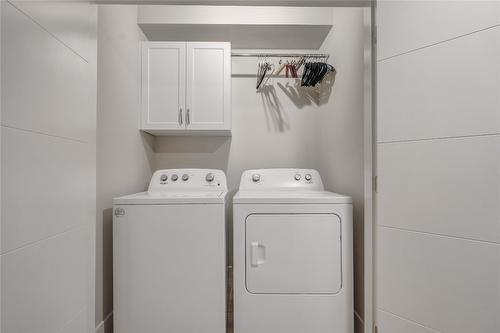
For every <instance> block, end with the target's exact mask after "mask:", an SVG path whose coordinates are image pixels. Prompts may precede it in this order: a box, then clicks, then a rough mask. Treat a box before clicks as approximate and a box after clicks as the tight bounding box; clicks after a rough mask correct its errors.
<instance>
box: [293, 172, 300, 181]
mask: <svg viewBox="0 0 500 333" xmlns="http://www.w3.org/2000/svg"><path fill="white" fill-rule="evenodd" d="M294 178H295V180H296V181H299V180H300V178H302V176H301V175H300V173H296V174H295V177H294Z"/></svg>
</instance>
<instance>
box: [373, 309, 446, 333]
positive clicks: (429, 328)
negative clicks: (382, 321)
mask: <svg viewBox="0 0 500 333" xmlns="http://www.w3.org/2000/svg"><path fill="white" fill-rule="evenodd" d="M378 310H379V311H381V312H385V313H388V314H390V315H392V316H394V317H397V318H399V319H401V320H403V321H407V322H409V323H412V324H415V325H417V326H420V327H422V328H425V329H427V330H429V331H431V332H435V333H443V332H442V331H438V330H437V329H435V328H432V327H429V326H426V325H424V324H421V323H419V322H416V321H414V320H411V319H408V318H405V317H401V316H399V315H397V314H395V313H393V312H391V311H387V310H384V309H382V308H378Z"/></svg>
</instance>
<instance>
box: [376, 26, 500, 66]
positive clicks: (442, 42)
mask: <svg viewBox="0 0 500 333" xmlns="http://www.w3.org/2000/svg"><path fill="white" fill-rule="evenodd" d="M499 27H500V24H495V25H492V26H489V27H486V28H482V29H479V30H474V31H472V32H469V33H466V34H462V35H459V36H455V37H451V38H448V39H445V40H442V41H439V42H435V43H432V44H428V45H424V46H421V47H417V48H415V49H411V50H408V51H405V52H401V53H398V54H395V55H392V56H389V57H385V58H382V59H378V60H377V62H378V63H382V62H385V61H387V60H390V59H393V58H397V57H401V56H404V55H407V54H411V53H415V52H418V51H421V50H424V49H427V48H430V47H433V46H437V45H441V44H445V43H447V42H450V41H454V40H456V39H460V38H462V37H468V36H471V35H474V34H478V33H481V32H484V31H487V30H491V29H495V28H499Z"/></svg>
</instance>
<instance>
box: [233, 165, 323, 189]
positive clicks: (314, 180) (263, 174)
mask: <svg viewBox="0 0 500 333" xmlns="http://www.w3.org/2000/svg"><path fill="white" fill-rule="evenodd" d="M269 189H284V190H285V189H297V190H299V189H300V190H312V191H323V190H324V187H323V182H322V181H321V176H320V175H319V173H318V171H316V170H313V169H255V170H247V171H245V172H244V173H243V175H242V176H241V182H240V190H269Z"/></svg>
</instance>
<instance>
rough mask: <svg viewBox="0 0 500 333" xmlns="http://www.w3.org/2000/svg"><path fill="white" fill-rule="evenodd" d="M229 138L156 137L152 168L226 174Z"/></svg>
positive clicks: (229, 147)
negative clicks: (221, 172) (189, 169)
mask: <svg viewBox="0 0 500 333" xmlns="http://www.w3.org/2000/svg"><path fill="white" fill-rule="evenodd" d="M230 149H231V137H229V136H166V137H162V136H158V137H156V142H155V148H154V151H155V153H156V154H155V155H156V156H155V158H156V160H155V164H154V168H155V169H159V168H165V167H167V166H168V168H171V169H173V168H203V169H207V168H211V169H220V170H223V171H224V172H226V173H227V168H228V163H229V151H230Z"/></svg>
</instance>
